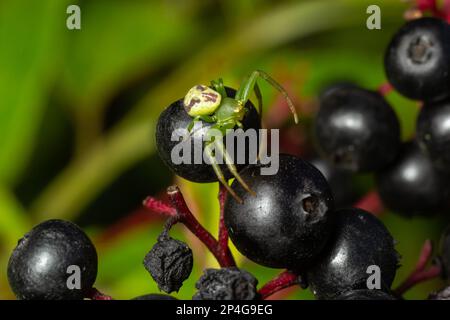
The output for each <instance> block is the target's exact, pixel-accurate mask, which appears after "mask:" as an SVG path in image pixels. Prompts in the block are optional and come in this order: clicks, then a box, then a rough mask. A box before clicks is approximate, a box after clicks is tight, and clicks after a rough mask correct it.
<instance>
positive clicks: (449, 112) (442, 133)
mask: <svg viewBox="0 0 450 320" xmlns="http://www.w3.org/2000/svg"><path fill="white" fill-rule="evenodd" d="M417 141H418V142H419V144H420V146H421V147H422V148H423V149H424V150H425V151H426V152H427V153H428V155H429V156H430V157H431V159H432V160H433V163H434V165H435V166H437V167H438V168H439V169H442V170H447V171H448V170H449V168H450V100H444V101H440V102H434V103H426V104H425V105H424V106H423V107H422V109H421V110H420V113H419V117H418V119H417Z"/></svg>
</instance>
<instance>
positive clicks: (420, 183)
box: [376, 142, 449, 216]
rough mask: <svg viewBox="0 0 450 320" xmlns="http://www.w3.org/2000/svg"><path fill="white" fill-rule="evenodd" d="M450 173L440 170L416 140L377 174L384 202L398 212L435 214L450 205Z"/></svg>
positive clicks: (404, 213) (407, 214)
mask: <svg viewBox="0 0 450 320" xmlns="http://www.w3.org/2000/svg"><path fill="white" fill-rule="evenodd" d="M448 181H449V179H448V176H447V175H445V174H443V173H441V172H438V171H437V170H436V168H435V167H434V166H433V164H432V162H431V160H430V158H429V157H428V156H427V155H426V154H425V153H424V152H423V151H422V150H421V149H420V148H419V147H418V145H417V144H416V143H415V142H410V143H406V144H405V145H403V148H402V151H401V153H400V155H399V157H398V158H397V159H396V161H395V162H394V163H393V164H392V165H391V166H389V167H388V168H386V169H385V170H383V171H381V172H379V173H378V174H377V176H376V182H377V187H378V192H379V194H380V197H381V199H382V200H383V203H384V204H385V205H386V206H387V207H388V208H389V209H391V210H393V211H394V212H396V213H399V214H402V215H405V216H413V215H425V216H427V215H428V216H430V215H435V214H438V213H440V212H442V211H445V209H446V208H448V203H449V200H448V199H449V198H448V195H449V186H448Z"/></svg>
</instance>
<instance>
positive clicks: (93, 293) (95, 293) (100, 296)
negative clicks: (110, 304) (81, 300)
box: [86, 288, 114, 300]
mask: <svg viewBox="0 0 450 320" xmlns="http://www.w3.org/2000/svg"><path fill="white" fill-rule="evenodd" d="M86 298H88V299H91V300H114V299H113V298H112V297H111V296H108V295H106V294H104V293H101V292H100V291H99V290H97V289H96V288H92V289H91V290H89V292H88V294H87V297H86Z"/></svg>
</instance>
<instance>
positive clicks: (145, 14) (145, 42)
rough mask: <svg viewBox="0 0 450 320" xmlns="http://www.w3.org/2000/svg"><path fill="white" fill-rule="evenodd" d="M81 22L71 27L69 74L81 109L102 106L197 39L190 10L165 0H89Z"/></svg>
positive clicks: (69, 88) (67, 81) (71, 94)
mask: <svg viewBox="0 0 450 320" xmlns="http://www.w3.org/2000/svg"><path fill="white" fill-rule="evenodd" d="M81 25H82V27H81V30H78V31H76V32H73V31H67V32H66V34H67V37H68V39H69V44H68V46H69V50H68V51H67V57H66V68H65V72H64V78H63V84H64V90H65V92H66V93H67V94H68V98H69V99H71V101H72V107H74V108H76V110H78V109H80V108H87V109H92V108H96V107H99V106H102V105H103V103H105V101H106V99H110V98H111V95H112V94H113V93H114V92H116V90H117V89H118V88H119V87H120V86H123V85H125V84H126V83H127V82H128V81H130V80H132V79H134V78H136V77H138V76H142V75H143V74H147V73H149V72H154V71H155V70H157V69H158V68H160V66H161V65H164V64H167V63H168V62H169V61H171V59H174V58H175V57H179V56H180V55H182V54H183V53H184V51H183V50H186V48H187V46H186V44H187V43H191V45H192V46H195V42H196V41H195V37H194V34H195V32H196V31H197V29H196V26H195V24H194V22H193V21H192V20H191V19H190V16H189V14H187V12H186V10H185V9H182V8H180V9H177V8H176V7H175V6H173V5H169V4H168V3H165V2H161V1H89V2H85V3H83V5H82V6H81ZM183 48H184V49H183ZM87 120H89V119H87Z"/></svg>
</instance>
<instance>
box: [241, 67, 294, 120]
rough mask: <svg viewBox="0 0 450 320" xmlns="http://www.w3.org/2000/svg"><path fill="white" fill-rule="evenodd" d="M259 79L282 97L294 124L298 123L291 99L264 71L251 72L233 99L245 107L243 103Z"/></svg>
mask: <svg viewBox="0 0 450 320" xmlns="http://www.w3.org/2000/svg"><path fill="white" fill-rule="evenodd" d="M259 77H261V78H263V79H264V80H265V81H267V83H269V84H270V85H271V86H272V87H274V88H275V89H276V90H278V91H279V92H280V93H281V94H282V95H283V97H284V98H285V100H286V102H287V104H288V106H289V108H290V109H291V112H292V114H293V115H294V121H295V123H298V115H297V111H296V110H295V106H294V103H293V102H292V100H291V98H289V95H288V93H287V92H286V90H285V89H284V88H283V87H282V86H281V85H280V84H279V83H278V82H277V81H275V80H274V79H273V78H272V77H271V76H269V75H268V74H267V73H266V72H264V71H261V70H256V71H253V72H252V73H251V74H250V75H249V76H248V77H247V79H246V80H245V81H244V82H243V84H242V85H241V87H240V88H239V90H238V91H237V92H236V95H235V99H236V100H238V101H239V102H240V103H242V104H243V105H245V103H246V102H247V101H248V99H249V97H250V92H251V90H252V89H254V88H255V85H256V80H257V79H258V78H259Z"/></svg>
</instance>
